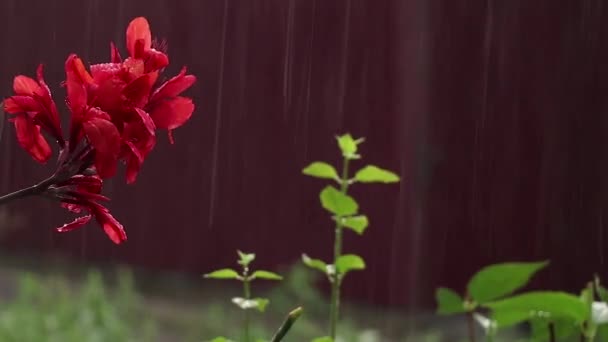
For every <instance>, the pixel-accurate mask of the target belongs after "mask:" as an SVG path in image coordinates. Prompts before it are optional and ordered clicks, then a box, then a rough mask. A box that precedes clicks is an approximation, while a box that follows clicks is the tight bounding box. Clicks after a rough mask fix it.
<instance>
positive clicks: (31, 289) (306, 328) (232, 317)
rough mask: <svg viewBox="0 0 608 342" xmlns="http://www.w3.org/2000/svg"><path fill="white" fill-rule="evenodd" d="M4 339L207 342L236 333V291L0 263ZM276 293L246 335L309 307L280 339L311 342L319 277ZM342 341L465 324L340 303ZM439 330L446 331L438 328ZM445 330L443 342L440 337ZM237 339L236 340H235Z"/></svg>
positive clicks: (298, 274)
mask: <svg viewBox="0 0 608 342" xmlns="http://www.w3.org/2000/svg"><path fill="white" fill-rule="evenodd" d="M0 260H3V263H2V264H0V279H3V282H2V284H0V341H7V342H10V341H19V342H29V341H32V342H33V341H36V342H46V341H62V342H72V341H74V342H76V341H82V342H94V341H186V342H188V341H193V342H194V341H197V342H201V341H208V340H211V339H212V338H213V337H215V336H220V335H222V336H227V337H232V336H230V334H231V333H236V332H238V331H239V327H240V324H241V322H242V315H241V314H242V313H241V310H239V309H238V308H237V307H235V306H234V305H233V304H232V303H230V298H232V297H234V296H238V295H239V294H240V292H241V288H240V287H239V286H238V284H235V285H236V286H229V285H228V284H225V283H222V284H221V286H218V283H217V282H210V281H206V280H204V279H203V278H202V277H200V276H188V275H184V274H171V273H158V272H150V271H146V270H132V269H128V268H124V267H118V268H116V267H100V268H97V269H91V268H86V267H84V268H83V267H78V266H77V265H74V264H71V263H66V262H65V261H61V260H59V261H57V260H55V261H50V262H49V261H47V262H45V263H40V262H38V261H37V260H40V259H33V258H31V257H30V258H24V257H14V256H6V255H5V256H3V257H2V258H0ZM283 274H284V275H285V280H284V281H282V282H281V283H280V285H278V286H264V287H262V286H260V287H256V292H259V294H260V295H263V296H265V297H268V298H270V305H269V308H268V309H267V312H266V313H265V314H256V315H253V316H252V326H251V332H252V336H255V337H259V338H265V339H269V338H270V337H271V336H272V334H273V333H274V332H275V331H276V329H277V327H278V326H279V325H280V323H281V322H282V320H283V319H284V317H285V314H286V313H287V312H289V311H290V310H292V309H293V308H294V307H295V306H299V305H301V306H303V307H304V308H305V313H304V315H303V316H302V317H301V318H300V319H299V320H298V321H297V323H296V324H295V325H294V326H293V328H292V330H291V331H290V333H289V335H288V336H287V337H286V339H285V341H288V342H289V341H310V340H311V339H312V338H314V337H318V336H322V335H324V333H325V331H326V324H327V323H326V316H327V314H326V313H327V305H328V304H327V298H326V297H325V296H324V295H323V294H322V293H320V292H319V291H318V290H317V289H316V288H315V286H314V284H315V283H316V282H317V278H316V277H318V275H317V274H315V273H314V272H313V271H311V270H309V269H307V268H305V267H303V266H300V264H296V265H294V266H292V267H290V268H289V269H288V270H285V271H284V272H283ZM344 311H345V312H346V313H347V314H346V315H345V317H346V318H345V319H344V320H342V321H341V325H340V332H341V336H340V338H339V339H338V341H343V342H346V341H347V342H391V341H416V342H418V341H422V342H426V341H428V342H439V341H448V340H449V341H459V340H463V339H462V337H464V336H465V335H466V334H465V333H466V332H465V331H463V330H462V326H463V324H461V323H462V322H455V321H453V320H450V319H446V318H437V317H436V316H434V315H432V314H430V313H429V314H428V315H417V316H416V317H408V316H406V315H405V314H404V313H402V312H398V311H395V310H387V309H384V308H377V307H370V306H365V305H360V304H355V303H349V302H346V303H345V305H344ZM442 328H445V329H442ZM442 332H445V333H446V334H445V335H443V334H442ZM236 337H238V333H237V336H234V337H233V338H236Z"/></svg>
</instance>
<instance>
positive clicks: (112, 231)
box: [48, 175, 127, 244]
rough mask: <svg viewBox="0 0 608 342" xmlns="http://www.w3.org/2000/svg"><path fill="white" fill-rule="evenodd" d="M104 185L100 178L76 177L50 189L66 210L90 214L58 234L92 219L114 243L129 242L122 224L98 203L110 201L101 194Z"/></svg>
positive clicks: (65, 226)
mask: <svg viewBox="0 0 608 342" xmlns="http://www.w3.org/2000/svg"><path fill="white" fill-rule="evenodd" d="M102 184H103V181H102V180H101V178H99V177H98V176H84V175H76V176H73V177H71V178H69V179H68V180H66V181H64V182H61V183H59V184H57V185H56V186H53V187H51V188H49V190H48V192H51V193H53V194H54V195H55V196H56V197H57V198H59V199H60V200H61V203H62V206H63V207H64V208H66V209H68V210H69V211H71V212H74V213H81V212H82V211H87V212H88V215H85V216H82V217H78V218H76V219H75V220H74V221H72V222H70V223H66V224H64V225H63V226H61V227H59V228H57V231H58V232H61V233H64V232H70V231H72V230H74V229H77V228H80V227H82V226H84V225H86V224H87V223H89V221H91V219H92V218H95V220H96V221H97V222H98V223H99V224H100V225H101V227H102V228H103V230H104V232H105V233H106V235H107V236H108V237H109V238H110V240H112V241H113V242H114V243H116V244H120V243H121V242H123V241H126V240H127V234H126V233H125V230H124V228H123V226H122V225H121V224H120V222H118V221H117V220H116V219H115V218H114V217H113V216H112V214H110V211H109V210H108V209H107V208H106V207H104V206H102V205H101V204H99V203H97V201H108V200H109V199H108V198H107V197H105V196H102V195H100V194H99V193H100V192H101V188H102Z"/></svg>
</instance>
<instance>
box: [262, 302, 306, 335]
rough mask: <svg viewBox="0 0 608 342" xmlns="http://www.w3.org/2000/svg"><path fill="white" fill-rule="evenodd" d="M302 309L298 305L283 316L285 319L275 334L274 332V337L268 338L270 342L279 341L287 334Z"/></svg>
mask: <svg viewBox="0 0 608 342" xmlns="http://www.w3.org/2000/svg"><path fill="white" fill-rule="evenodd" d="M302 311H303V310H302V308H301V307H298V308H296V309H294V310H293V311H291V312H290V313H289V315H287V318H285V321H283V324H282V325H281V327H280V328H279V330H277V332H276V334H274V337H272V340H270V342H280V341H281V340H283V337H285V335H287V333H288V332H289V329H291V326H292V325H293V323H294V322H295V321H296V320H297V319H298V318H299V317H300V316H301V315H302Z"/></svg>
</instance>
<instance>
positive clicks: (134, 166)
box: [125, 141, 144, 184]
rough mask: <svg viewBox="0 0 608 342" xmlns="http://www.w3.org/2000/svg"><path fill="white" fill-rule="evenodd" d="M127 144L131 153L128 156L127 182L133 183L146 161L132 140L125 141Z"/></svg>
mask: <svg viewBox="0 0 608 342" xmlns="http://www.w3.org/2000/svg"><path fill="white" fill-rule="evenodd" d="M125 145H127V147H128V148H129V151H130V153H131V154H130V155H129V156H128V157H127V170H126V179H127V184H133V183H135V181H136V180H137V175H138V174H139V170H140V169H141V165H142V164H143V162H144V158H143V156H142V155H141V153H139V149H138V148H137V146H135V145H134V144H133V143H132V142H130V141H125Z"/></svg>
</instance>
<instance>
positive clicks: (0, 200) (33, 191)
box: [0, 176, 56, 205]
mask: <svg viewBox="0 0 608 342" xmlns="http://www.w3.org/2000/svg"><path fill="white" fill-rule="evenodd" d="M55 181H56V180H55V176H51V177H49V178H47V179H45V180H43V181H42V182H40V183H38V184H36V185H32V186H30V187H29V188H24V189H21V190H17V191H15V192H12V193H10V194H6V195H4V196H1V197H0V205H2V204H6V203H8V202H11V201H13V200H17V199H20V198H24V197H29V196H34V195H39V194H41V193H43V192H44V191H45V190H46V189H47V188H48V187H49V186H51V185H52V184H53V183H55Z"/></svg>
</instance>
